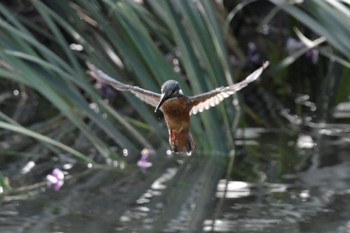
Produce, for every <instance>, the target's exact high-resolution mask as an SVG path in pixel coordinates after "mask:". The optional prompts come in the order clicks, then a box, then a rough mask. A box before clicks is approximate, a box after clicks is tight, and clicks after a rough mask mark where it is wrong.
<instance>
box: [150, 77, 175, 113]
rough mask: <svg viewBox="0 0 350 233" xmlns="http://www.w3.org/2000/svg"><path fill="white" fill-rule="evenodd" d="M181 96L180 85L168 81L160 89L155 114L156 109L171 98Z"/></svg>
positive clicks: (173, 81)
mask: <svg viewBox="0 0 350 233" xmlns="http://www.w3.org/2000/svg"><path fill="white" fill-rule="evenodd" d="M180 95H182V90H181V88H180V85H179V83H178V82H177V81H175V80H168V81H166V82H165V83H164V84H163V85H162V89H161V97H160V100H159V103H158V105H157V107H156V110H155V112H157V111H158V109H159V108H160V107H161V106H162V104H163V103H164V102H165V101H166V100H168V99H171V98H173V97H178V96H180Z"/></svg>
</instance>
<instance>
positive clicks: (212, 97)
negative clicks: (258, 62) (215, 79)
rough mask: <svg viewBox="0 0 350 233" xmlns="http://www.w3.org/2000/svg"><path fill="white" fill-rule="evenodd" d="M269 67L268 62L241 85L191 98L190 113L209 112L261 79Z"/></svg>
mask: <svg viewBox="0 0 350 233" xmlns="http://www.w3.org/2000/svg"><path fill="white" fill-rule="evenodd" d="M268 65H269V62H268V61H266V62H265V63H264V64H263V66H262V67H260V68H259V69H257V70H255V71H254V72H253V73H251V74H250V75H249V76H248V77H247V78H246V79H244V80H243V81H241V82H239V83H236V84H233V85H231V86H227V87H219V88H216V89H215V90H212V91H209V92H205V93H203V94H199V95H195V96H191V97H190V101H191V102H192V109H191V111H190V115H192V114H193V115H194V114H197V113H198V112H203V111H204V110H208V109H209V108H211V107H214V106H216V105H218V104H219V103H221V101H223V100H224V99H225V98H227V97H229V96H231V95H233V94H234V93H236V92H237V91H239V90H241V89H242V88H244V87H246V86H247V85H248V84H249V83H251V82H253V81H255V80H256V79H257V78H259V76H260V75H261V74H262V72H263V71H264V69H265V68H266V67H267V66H268Z"/></svg>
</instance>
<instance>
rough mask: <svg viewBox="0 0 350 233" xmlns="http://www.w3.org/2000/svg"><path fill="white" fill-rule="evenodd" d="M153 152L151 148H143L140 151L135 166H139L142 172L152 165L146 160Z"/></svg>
mask: <svg viewBox="0 0 350 233" xmlns="http://www.w3.org/2000/svg"><path fill="white" fill-rule="evenodd" d="M153 154H155V151H154V150H153V149H147V148H145V149H143V150H142V151H141V158H140V160H139V161H137V166H139V167H140V168H141V170H142V171H143V172H146V170H147V168H149V167H152V163H151V162H149V161H148V159H149V158H150V155H153Z"/></svg>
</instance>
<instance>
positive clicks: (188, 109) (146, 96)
mask: <svg viewBox="0 0 350 233" xmlns="http://www.w3.org/2000/svg"><path fill="white" fill-rule="evenodd" d="M268 65H269V62H268V61H266V62H264V63H263V65H262V66H261V67H260V68H258V69H257V70H255V71H254V72H253V73H251V74H250V75H249V76H248V77H246V78H245V79H244V80H243V81H241V82H238V83H235V84H233V85H229V86H222V87H218V88H216V89H214V90H212V91H209V92H205V93H202V94H199V95H194V96H186V95H184V94H183V92H182V90H181V88H180V85H179V83H178V82H177V81H175V80H168V81H166V82H165V83H164V84H163V85H162V87H161V93H160V94H159V93H156V92H153V91H149V90H146V89H143V88H140V87H138V86H132V85H128V84H125V83H122V82H119V81H117V80H116V79H113V78H111V77H110V76H108V75H107V74H106V73H104V72H103V71H102V70H100V69H98V68H96V67H95V66H94V65H93V64H91V63H88V67H89V69H90V74H91V76H92V77H94V78H95V79H97V80H99V81H100V82H102V83H106V84H108V85H110V86H112V87H113V88H115V89H116V90H118V91H129V92H131V93H132V94H134V95H135V96H136V97H137V98H139V99H141V100H142V101H144V102H145V103H147V104H149V105H151V106H153V107H155V112H157V111H158V110H160V111H162V112H163V116H164V120H165V123H166V125H167V127H168V133H169V145H170V148H171V150H172V152H174V153H185V152H186V153H188V154H191V153H192V152H193V150H194V149H195V143H194V140H193V138H192V135H191V134H190V132H189V128H190V116H191V115H195V114H197V113H200V112H203V111H204V110H208V109H209V108H211V107H214V106H216V105H218V104H219V103H221V102H222V101H223V100H224V99H225V98H227V97H229V96H231V95H233V94H234V93H236V92H237V91H239V90H241V89H242V88H244V87H246V86H247V85H248V84H249V83H251V82H253V81H255V80H256V79H257V78H259V77H260V75H261V74H262V72H263V71H264V69H266V67H267V66H268Z"/></svg>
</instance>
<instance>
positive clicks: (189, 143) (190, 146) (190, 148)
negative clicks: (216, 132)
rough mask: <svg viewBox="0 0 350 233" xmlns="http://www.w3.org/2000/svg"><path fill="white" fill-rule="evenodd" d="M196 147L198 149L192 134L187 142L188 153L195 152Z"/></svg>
mask: <svg viewBox="0 0 350 233" xmlns="http://www.w3.org/2000/svg"><path fill="white" fill-rule="evenodd" d="M195 147H196V145H195V144H194V141H193V138H192V135H191V134H190V133H188V136H187V142H186V152H187V153H192V151H194V148H195Z"/></svg>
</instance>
